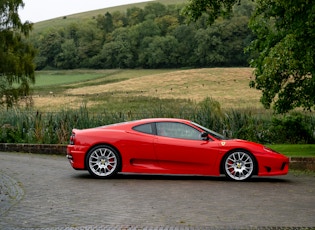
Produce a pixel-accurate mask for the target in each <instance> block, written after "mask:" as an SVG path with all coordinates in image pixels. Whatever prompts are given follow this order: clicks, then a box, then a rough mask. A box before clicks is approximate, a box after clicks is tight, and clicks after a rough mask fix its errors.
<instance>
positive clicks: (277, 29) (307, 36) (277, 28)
mask: <svg viewBox="0 0 315 230" xmlns="http://www.w3.org/2000/svg"><path fill="white" fill-rule="evenodd" d="M266 9H267V10H266ZM250 27H251V29H252V30H253V32H254V33H255V35H256V36H257V39H256V40H255V41H254V42H253V43H252V46H251V47H250V48H249V50H251V51H253V52H258V56H257V58H256V59H255V60H253V62H252V66H253V67H255V68H256V69H255V75H256V79H255V80H253V81H252V82H251V86H252V87H256V88H257V89H259V90H261V91H262V97H261V102H262V103H263V105H264V106H265V107H266V108H269V107H270V106H271V105H273V107H274V109H275V111H276V112H278V113H286V112H288V111H290V110H292V109H294V108H296V107H302V108H304V109H308V110H311V109H312V108H315V78H314V74H315V64H314V63H315V43H314V40H315V2H314V1H305V0H290V1H287V0H260V1H258V5H257V8H256V12H255V14H254V15H253V17H252V19H251V22H250Z"/></svg>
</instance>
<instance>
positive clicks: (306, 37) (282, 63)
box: [183, 0, 315, 113]
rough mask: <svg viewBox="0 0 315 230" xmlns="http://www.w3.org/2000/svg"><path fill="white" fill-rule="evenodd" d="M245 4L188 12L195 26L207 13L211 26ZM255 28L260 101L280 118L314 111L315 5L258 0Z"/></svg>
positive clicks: (198, 6)
mask: <svg viewBox="0 0 315 230" xmlns="http://www.w3.org/2000/svg"><path fill="white" fill-rule="evenodd" d="M239 3H241V1H240V0H190V1H189V4H188V5H187V6H186V7H185V9H184V10H183V13H184V14H185V15H186V16H188V18H189V19H190V20H193V21H196V20H197V19H198V18H200V17H201V16H202V14H203V13H205V14H206V15H207V17H208V20H209V22H210V23H213V22H214V20H215V19H216V18H218V17H219V16H222V15H223V16H224V15H229V14H231V12H232V8H233V6H236V5H237V4H239ZM249 25H250V27H251V29H252V31H253V32H254V33H255V35H256V39H255V40H254V42H253V43H252V45H251V46H250V48H249V50H250V51H251V52H253V53H256V55H257V56H256V57H255V58H254V60H253V61H252V63H251V64H252V66H253V67H255V80H253V81H252V82H251V84H250V85H251V86H252V87H256V88H257V89H259V90H261V91H262V97H261V102H262V104H263V105H264V106H265V107H266V108H270V106H271V105H273V106H274V107H273V108H274V109H275V111H276V112H278V113H285V112H288V111H290V110H292V109H294V108H296V107H302V108H305V109H309V110H310V109H312V108H314V107H315V90H314V89H315V79H314V77H313V76H314V74H315V65H314V61H315V60H314V59H315V43H314V40H315V2H314V1H311V0H256V8H255V12H254V13H253V15H252V17H251V22H250V24H249Z"/></svg>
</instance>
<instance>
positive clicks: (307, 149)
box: [268, 144, 315, 157]
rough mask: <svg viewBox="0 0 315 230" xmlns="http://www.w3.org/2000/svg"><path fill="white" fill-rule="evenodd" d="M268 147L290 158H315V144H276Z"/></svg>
mask: <svg viewBox="0 0 315 230" xmlns="http://www.w3.org/2000/svg"><path fill="white" fill-rule="evenodd" d="M268 147H270V148H272V149H274V150H276V151H278V152H280V153H282V154H284V155H286V156H288V157H315V144H276V145H268Z"/></svg>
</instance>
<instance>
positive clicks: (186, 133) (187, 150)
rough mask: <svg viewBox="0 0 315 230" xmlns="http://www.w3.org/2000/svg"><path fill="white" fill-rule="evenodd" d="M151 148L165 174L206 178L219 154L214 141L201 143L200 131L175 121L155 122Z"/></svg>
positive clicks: (202, 141)
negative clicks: (155, 132) (194, 175)
mask: <svg viewBox="0 0 315 230" xmlns="http://www.w3.org/2000/svg"><path fill="white" fill-rule="evenodd" d="M156 129H157V136H156V138H155V142H154V149H155V151H156V155H157V158H158V162H159V165H160V166H161V168H163V169H164V170H165V173H172V174H173V173H175V174H202V175H209V172H210V171H211V167H213V165H214V164H215V161H216V159H217V157H218V154H219V146H218V143H217V142H216V141H212V140H202V139H201V131H199V130H197V129H195V128H194V127H192V126H189V125H187V124H183V123H179V122H158V123H156Z"/></svg>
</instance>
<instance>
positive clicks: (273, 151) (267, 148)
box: [264, 146, 280, 154]
mask: <svg viewBox="0 0 315 230" xmlns="http://www.w3.org/2000/svg"><path fill="white" fill-rule="evenodd" d="M264 150H265V151H266V152H269V153H278V154H280V153H279V152H277V151H275V150H273V149H271V148H269V147H266V146H264Z"/></svg>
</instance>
